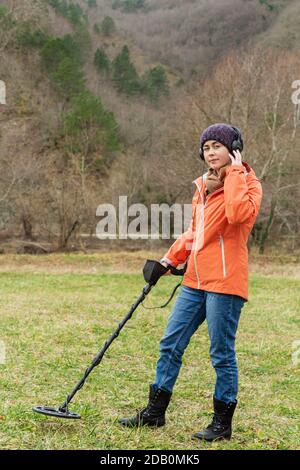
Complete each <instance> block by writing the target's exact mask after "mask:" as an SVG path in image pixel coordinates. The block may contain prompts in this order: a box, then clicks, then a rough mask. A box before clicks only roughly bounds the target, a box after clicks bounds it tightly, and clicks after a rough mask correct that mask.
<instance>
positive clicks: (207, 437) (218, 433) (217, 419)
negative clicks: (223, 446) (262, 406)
mask: <svg viewBox="0 0 300 470" xmlns="http://www.w3.org/2000/svg"><path fill="white" fill-rule="evenodd" d="M236 405H237V402H231V403H228V404H226V403H225V402H224V401H221V400H217V399H216V398H215V397H214V416H213V420H212V422H211V424H209V425H208V426H207V428H206V429H203V431H200V432H197V433H196V434H193V439H200V440H204V441H209V442H212V441H217V440H220V439H228V440H229V439H230V438H231V433H232V429H231V422H232V417H233V413H234V410H235V407H236Z"/></svg>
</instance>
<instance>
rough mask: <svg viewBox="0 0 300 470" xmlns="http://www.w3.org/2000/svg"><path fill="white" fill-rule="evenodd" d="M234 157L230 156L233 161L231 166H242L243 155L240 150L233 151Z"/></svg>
mask: <svg viewBox="0 0 300 470" xmlns="http://www.w3.org/2000/svg"><path fill="white" fill-rule="evenodd" d="M232 153H233V155H234V157H233V156H232V155H231V153H230V154H229V157H230V159H231V164H232V165H238V166H242V165H243V164H242V154H241V152H240V151H239V150H233V152H232Z"/></svg>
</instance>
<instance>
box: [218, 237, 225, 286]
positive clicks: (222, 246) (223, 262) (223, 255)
mask: <svg viewBox="0 0 300 470" xmlns="http://www.w3.org/2000/svg"><path fill="white" fill-rule="evenodd" d="M219 243H220V247H221V259H222V270H223V277H226V276H227V270H226V259H225V248H224V238H223V237H222V235H219Z"/></svg>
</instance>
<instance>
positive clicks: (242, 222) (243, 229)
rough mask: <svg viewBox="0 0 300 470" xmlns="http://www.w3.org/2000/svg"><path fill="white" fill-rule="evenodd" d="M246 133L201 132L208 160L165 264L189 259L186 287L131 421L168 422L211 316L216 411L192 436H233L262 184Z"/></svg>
mask: <svg viewBox="0 0 300 470" xmlns="http://www.w3.org/2000/svg"><path fill="white" fill-rule="evenodd" d="M242 150H243V139H242V136H241V133H240V131H239V130H238V129H237V128H236V127H233V126H231V125H228V124H223V123H221V124H214V125H212V126H209V127H208V128H207V129H205V131H204V132H203V134H202V135H201V138H200V157H201V158H202V159H204V160H205V162H206V164H207V165H208V166H209V170H208V172H207V173H205V174H204V175H203V177H199V178H197V179H196V180H195V181H194V183H195V184H196V191H195V194H194V197H193V201H192V208H193V210H192V220H191V223H190V226H189V229H188V230H187V231H186V232H185V233H183V234H182V235H181V236H180V237H179V238H178V239H177V240H176V241H175V242H174V243H173V245H172V246H171V248H170V249H169V250H168V252H167V253H166V255H165V256H164V258H162V259H161V263H162V264H164V265H165V266H166V267H167V266H168V265H169V264H170V265H173V266H177V265H179V264H182V263H184V262H185V261H186V260H187V259H188V264H187V270H186V272H185V275H184V280H183V286H182V287H181V290H180V293H179V295H178V297H177V300H176V302H175V305H174V307H173V310H172V313H171V315H170V317H169V321H168V325H167V328H166V331H165V334H164V337H163V338H162V340H161V343H160V358H159V360H158V362H157V368H156V379H155V382H154V383H153V384H151V385H150V394H149V402H148V405H147V406H146V408H144V409H143V410H141V411H139V412H138V414H137V415H136V416H134V417H131V418H123V419H121V420H120V423H121V424H122V425H124V426H130V427H132V426H142V425H149V426H162V425H164V424H165V412H166V409H167V406H168V404H169V401H170V398H171V395H172V391H173V387H174V385H175V382H176V379H177V376H178V374H179V370H180V367H181V364H182V356H183V353H184V351H185V349H186V347H187V345H188V344H189V341H190V339H191V337H192V335H193V334H194V333H195V331H196V330H197V329H198V327H199V326H200V325H201V323H203V322H204V320H206V321H207V324H208V333H209V338H210V358H211V362H212V365H213V367H214V369H215V372H216V384H215V390H214V395H213V407H214V416H213V420H212V422H211V424H209V425H208V427H207V428H206V429H204V430H202V431H200V432H198V433H196V434H194V435H193V438H196V439H201V440H206V441H213V440H217V439H230V438H231V434H232V428H231V422H232V417H233V413H234V410H235V408H236V405H237V399H236V398H237V391H238V369H237V362H236V355H235V336H236V331H237V327H238V322H239V318H240V313H241V310H242V308H243V305H244V303H245V302H246V301H247V300H248V250H247V240H248V237H249V234H250V232H251V229H252V227H253V225H254V222H255V219H256V217H257V215H258V212H259V208H260V204H261V199H262V188H261V184H260V182H259V180H258V179H257V177H256V175H255V173H254V171H253V170H252V169H251V168H250V167H249V165H248V164H247V163H245V162H242V156H241V151H242Z"/></svg>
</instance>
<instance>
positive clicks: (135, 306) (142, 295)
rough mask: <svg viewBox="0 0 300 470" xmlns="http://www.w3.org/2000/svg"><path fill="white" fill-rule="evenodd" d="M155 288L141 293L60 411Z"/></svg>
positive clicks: (148, 286) (145, 288)
mask: <svg viewBox="0 0 300 470" xmlns="http://www.w3.org/2000/svg"><path fill="white" fill-rule="evenodd" d="M152 287H153V284H147V285H146V286H145V287H144V288H143V291H142V293H141V295H140V296H139V298H138V299H137V300H136V302H135V303H134V304H132V306H131V308H130V310H129V312H128V313H127V315H126V317H124V318H123V320H122V321H121V322H120V323H119V325H118V328H117V329H116V331H115V332H114V333H113V334H112V335H111V336H110V337H109V338H108V340H107V341H106V342H105V343H104V346H103V347H102V349H101V350H100V351H99V352H98V354H97V355H96V356H95V357H94V359H93V361H92V363H91V365H90V366H89V367H88V368H87V369H86V371H85V373H84V375H83V377H82V378H81V379H80V380H79V382H78V383H77V385H76V386H75V387H74V389H73V390H72V392H71V393H70V395H68V396H67V399H66V401H65V402H64V404H63V405H61V406H60V407H59V410H60V411H64V410H66V409H67V408H68V405H69V403H70V401H71V400H72V399H73V397H74V395H75V394H76V393H77V392H78V391H79V390H80V389H81V388H82V387H83V385H84V383H85V381H86V379H87V378H88V376H89V375H90V373H91V372H92V370H93V369H94V367H96V366H98V365H99V364H100V362H101V360H102V358H103V356H104V354H105V352H106V351H107V349H108V348H109V346H110V345H111V343H112V342H113V340H114V339H116V338H117V337H118V336H119V333H120V331H121V330H122V328H123V326H124V325H125V323H127V321H128V320H129V319H130V318H131V317H132V314H133V312H134V311H135V310H136V309H137V307H138V306H139V304H140V303H141V302H143V300H144V299H145V297H146V295H147V294H149V292H150V290H151V289H152Z"/></svg>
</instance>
